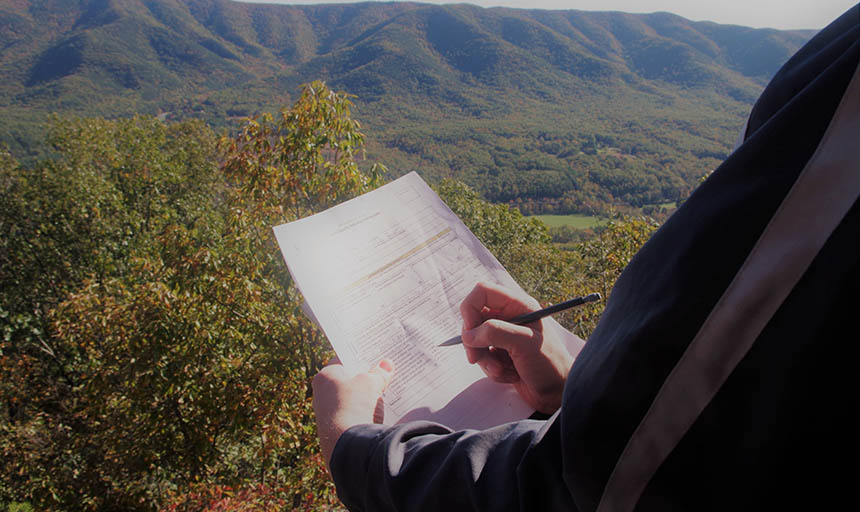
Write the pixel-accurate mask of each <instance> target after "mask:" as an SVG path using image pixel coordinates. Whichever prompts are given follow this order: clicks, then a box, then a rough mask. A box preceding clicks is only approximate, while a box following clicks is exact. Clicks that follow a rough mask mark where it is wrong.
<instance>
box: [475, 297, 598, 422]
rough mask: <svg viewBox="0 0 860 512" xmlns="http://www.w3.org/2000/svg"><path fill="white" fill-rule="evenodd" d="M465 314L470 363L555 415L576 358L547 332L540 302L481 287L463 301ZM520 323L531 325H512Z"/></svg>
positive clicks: (533, 403)
mask: <svg viewBox="0 0 860 512" xmlns="http://www.w3.org/2000/svg"><path fill="white" fill-rule="evenodd" d="M598 297H599V296H591V297H589V299H588V300H587V301H585V300H583V301H582V302H581V303H585V302H590V301H593V300H596V299H597V298H598ZM568 307H571V306H570V305H568ZM548 309H549V308H548ZM560 309H564V308H563V307H561V308H560ZM555 311H557V310H555ZM460 313H461V314H462V315H463V332H462V334H461V339H462V343H463V346H464V347H465V349H466V357H467V358H468V360H469V362H470V363H473V364H474V363H477V364H478V365H479V366H480V367H481V369H482V370H483V371H484V373H485V374H487V376H488V377H489V378H490V379H492V380H494V381H496V382H503V383H510V384H513V385H514V387H515V388H516V389H517V392H518V393H519V394H520V396H522V397H523V399H525V401H526V402H527V403H529V404H530V405H531V406H532V407H534V408H535V409H537V410H538V411H541V412H544V413H547V414H551V413H553V412H555V410H556V409H557V408H558V407H559V405H560V404H561V397H562V391H563V389H564V382H565V380H566V379H567V374H568V372H569V371H570V367H571V365H572V364H573V359H574V358H573V356H572V355H571V354H570V353H569V352H568V351H567V348H566V347H565V345H564V343H563V341H562V340H559V339H556V338H555V337H554V336H552V333H551V332H548V331H545V330H544V320H542V318H545V317H546V316H547V315H548V314H552V312H549V313H547V310H543V311H540V308H539V305H538V303H537V301H535V300H534V299H533V298H531V297H529V296H527V295H523V294H521V293H520V292H517V291H515V290H510V289H508V288H504V287H501V286H498V285H495V284H489V283H479V284H477V285H476V286H475V288H474V289H473V290H472V291H471V292H470V293H469V295H467V296H466V298H465V299H464V300H463V303H462V304H461V305H460ZM529 314H531V315H529ZM526 315H529V316H526ZM536 317H539V318H537V319H535V318H536ZM505 318H507V319H508V320H502V319H505ZM515 318H519V321H520V322H523V323H527V324H528V325H516V324H514V323H511V321H510V320H512V319H515ZM524 319H525V320H524Z"/></svg>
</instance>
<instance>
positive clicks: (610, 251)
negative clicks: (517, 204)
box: [0, 82, 651, 511]
mask: <svg viewBox="0 0 860 512" xmlns="http://www.w3.org/2000/svg"><path fill="white" fill-rule="evenodd" d="M350 107H351V103H350V100H349V99H348V97H346V96H345V95H342V94H336V93H334V92H332V91H331V90H330V89H328V88H327V87H326V86H325V85H324V84H322V83H319V82H315V83H312V84H310V85H307V86H305V87H304V89H303V90H302V94H301V96H300V97H299V99H298V100H297V101H296V103H295V104H294V106H293V107H292V108H291V109H289V110H284V111H282V112H281V113H280V115H279V116H277V117H273V116H269V115H262V116H260V117H256V118H249V119H247V120H245V121H244V122H243V124H242V126H241V127H240V128H239V130H238V131H237V134H236V135H235V136H234V137H224V138H222V139H220V140H219V139H217V138H216V137H215V136H214V134H213V133H212V131H211V130H210V129H209V128H207V127H206V126H205V125H203V124H202V123H200V122H195V121H192V122H181V123H166V124H165V123H163V122H161V121H158V120H155V119H152V118H145V117H135V118H132V119H127V120H122V121H106V120H103V119H74V120H63V119H56V120H55V121H54V127H53V130H52V132H51V138H50V140H51V143H52V145H53V146H52V147H53V148H54V152H55V154H54V156H53V157H52V158H51V159H48V160H45V161H42V162H39V163H37V164H35V165H33V166H24V165H20V164H19V163H18V162H17V161H16V160H15V159H14V158H12V156H11V155H10V154H9V153H8V152H0V184H2V188H0V200H2V205H3V208H0V244H2V246H0V284H2V286H0V329H1V330H2V338H0V397H2V401H0V457H2V460H3V461H4V463H5V467H4V470H5V471H4V472H2V473H0V504H4V503H24V504H26V505H21V507H30V505H32V508H33V509H37V510H42V509H48V510H54V509H63V510H66V509H68V510H108V509H111V510H114V509H122V510H156V509H164V510H168V511H185V510H210V511H222V510H223V511H238V510H284V509H292V510H308V511H310V510H331V509H332V508H337V507H338V502H337V498H336V496H335V494H334V489H333V486H332V484H331V482H330V480H329V478H328V475H327V474H326V470H325V467H324V464H323V461H322V459H321V457H320V454H319V447H318V444H317V439H316V432H315V427H314V421H313V416H312V414H313V413H312V408H311V388H310V386H309V383H310V379H311V377H312V376H313V375H314V374H315V373H316V372H317V371H318V369H319V368H320V367H321V365H322V364H323V363H324V362H325V361H326V360H327V359H328V358H329V357H330V355H331V351H330V349H329V348H328V344H327V343H326V342H325V341H324V339H323V337H322V334H321V333H320V332H319V331H318V330H317V329H316V328H315V327H314V326H313V325H312V324H311V323H310V322H309V321H308V320H307V319H306V318H305V316H304V315H303V314H302V312H301V304H302V298H301V296H300V295H299V294H298V292H297V290H296V289H295V287H294V286H293V284H292V282H291V279H290V276H289V273H288V272H287V271H286V267H285V265H284V264H283V261H282V260H281V257H280V255H279V251H278V249H277V245H276V243H275V241H274V238H273V234H272V231H271V228H272V226H274V225H276V224H279V223H282V222H286V221H289V220H293V219H296V218H299V217H302V216H305V215H309V214H312V213H314V212H316V211H319V210H321V209H323V208H326V207H328V206H330V205H333V204H335V203H337V202H339V201H342V200H345V199H348V198H350V197H353V196H355V195H357V194H361V193H363V192H365V191H367V190H370V189H371V188H373V187H375V186H377V185H378V184H379V181H380V179H379V176H380V174H381V172H383V171H384V168H381V167H376V166H373V167H371V168H370V171H369V172H368V173H365V172H362V171H361V170H360V169H359V161H360V160H361V158H362V157H363V145H364V135H363V134H362V132H361V130H360V127H359V125H358V123H357V122H356V121H354V120H352V119H351V113H350ZM437 191H438V192H439V194H440V196H442V197H443V199H444V200H446V201H447V202H448V204H449V205H450V206H451V207H452V209H454V211H455V212H457V213H458V215H460V217H461V218H462V219H463V221H464V222H465V223H466V225H468V226H469V227H470V228H471V229H472V230H473V231H474V232H475V233H476V235H477V236H478V237H479V238H480V239H481V240H482V241H483V242H484V243H485V244H486V245H487V246H488V247H489V248H490V249H491V250H492V251H493V252H494V253H495V254H496V256H497V257H498V259H499V260H500V261H501V262H502V263H503V264H504V265H505V266H506V267H507V268H508V269H509V271H510V272H511V273H512V274H513V275H514V277H515V279H517V281H518V282H519V283H521V284H522V286H523V287H524V288H525V289H526V290H527V291H528V292H529V293H532V294H534V295H535V296H537V297H538V298H539V299H540V300H542V301H544V302H556V301H560V300H562V299H563V298H567V297H569V296H570V295H574V294H582V293H586V292H589V291H593V290H594V289H597V288H596V287H597V286H598V285H599V286H602V287H603V289H604V290H605V289H606V287H607V286H608V285H609V283H611V281H613V280H614V278H615V277H616V276H617V273H618V272H619V271H620V269H621V267H623V265H624V263H625V262H626V260H627V259H628V258H629V257H630V255H632V253H633V252H634V250H635V248H636V246H637V245H638V244H640V243H641V242H642V241H644V239H645V237H647V234H648V232H649V231H648V230H649V229H650V228H651V226H650V224H647V223H644V224H643V223H642V222H644V221H639V220H631V219H619V220H616V221H614V223H610V225H609V228H607V230H606V231H605V232H604V233H601V235H600V238H599V239H595V240H594V241H593V245H586V246H584V247H583V249H582V250H580V251H565V250H561V249H559V248H558V247H556V246H554V245H553V244H551V243H550V238H549V234H548V230H547V228H546V226H545V225H543V224H542V223H540V222H539V221H537V220H534V219H528V218H526V217H524V216H523V215H522V214H521V213H520V212H519V211H518V210H516V209H512V208H510V207H508V206H507V205H498V204H490V203H488V202H486V201H484V200H483V199H481V198H480V196H479V195H478V193H477V192H475V191H474V190H472V189H471V188H469V187H468V186H466V185H464V184H462V183H459V182H455V181H452V180H446V181H443V182H441V183H440V184H438V186H437ZM589 243H592V242H589ZM600 309H601V306H599V305H596V306H595V305H591V306H587V307H585V308H581V309H579V310H575V311H570V312H568V313H567V315H566V316H565V317H563V318H562V320H563V322H564V323H565V324H566V325H568V326H569V327H570V328H572V329H574V330H575V331H576V332H577V333H579V334H580V335H581V336H583V337H587V335H588V334H589V332H590V330H591V329H592V328H593V326H594V324H595V323H596V320H597V316H598V315H599V312H600ZM15 506H16V507H17V506H18V505H15Z"/></svg>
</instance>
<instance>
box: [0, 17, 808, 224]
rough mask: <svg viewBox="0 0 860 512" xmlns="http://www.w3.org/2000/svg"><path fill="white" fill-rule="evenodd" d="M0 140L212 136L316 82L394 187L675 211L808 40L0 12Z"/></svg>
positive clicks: (612, 24) (520, 25)
mask: <svg viewBox="0 0 860 512" xmlns="http://www.w3.org/2000/svg"><path fill="white" fill-rule="evenodd" d="M0 27H2V31H0V48H2V52H0V116H2V118H3V121H4V128H3V132H2V133H0V136H2V139H3V140H4V141H5V142H6V143H7V144H8V145H9V146H10V148H11V149H12V151H13V153H14V154H15V155H16V156H18V157H19V158H23V159H27V157H28V155H30V156H32V155H33V154H34V152H38V151H39V150H40V149H39V148H40V147H41V148H44V147H43V146H39V145H38V144H37V142H36V141H39V140H42V131H41V130H42V128H41V126H43V125H40V124H39V123H44V122H45V121H46V120H47V118H48V114H49V113H50V112H57V113H60V114H63V115H65V114H83V115H99V116H106V117H111V118H112V117H119V116H130V115H133V114H135V113H145V114H150V115H158V116H160V118H162V119H170V120H183V119H188V118H201V119H203V120H205V121H207V122H208V123H210V125H212V126H213V127H215V128H216V129H218V130H220V129H227V128H229V127H231V126H234V122H235V118H237V117H242V116H245V115H248V114H252V113H255V112H261V111H273V110H275V109H277V107H278V106H280V105H283V104H287V103H289V102H291V101H292V100H293V99H294V98H295V96H296V94H298V91H299V84H302V83H307V82H310V81H312V80H316V79H321V80H324V81H326V82H327V83H328V84H329V85H330V86H331V87H333V88H335V89H337V90H342V91H345V92H348V93H351V94H354V95H356V97H357V100H356V104H357V106H356V111H357V112H358V114H359V116H360V117H361V119H362V120H363V122H364V123H365V130H366V132H367V133H368V152H369V155H370V156H371V157H372V158H374V159H379V160H381V161H384V162H386V163H387V164H388V168H389V170H390V173H391V174H392V175H401V174H404V173H406V172H409V171H412V170H417V171H419V172H420V173H421V174H422V175H424V176H425V177H428V178H430V179H431V180H436V179H438V178H441V177H456V178H458V179H461V180H463V181H465V182H467V183H469V184H470V185H472V186H473V187H475V188H476V189H477V190H478V191H479V192H480V193H481V194H482V195H483V197H484V198H486V199H490V200H493V201H507V202H510V203H512V204H517V205H519V206H521V207H522V208H524V209H525V210H526V211H584V212H588V211H603V210H606V209H607V208H608V207H610V206H616V207H619V206H621V207H623V206H624V205H627V206H635V207H639V206H642V205H647V204H657V203H663V202H668V201H674V200H677V199H679V198H682V197H684V196H685V195H686V194H687V193H688V192H689V190H690V189H691V188H692V187H693V186H694V185H695V183H696V182H697V180H698V179H699V177H700V176H702V175H703V174H704V173H706V172H707V171H709V170H711V169H712V168H713V167H714V166H715V165H716V164H717V163H718V162H719V160H720V159H721V158H722V157H724V156H725V155H726V154H727V152H728V151H729V149H730V147H731V144H732V142H733V141H734V138H735V137H736V134H737V131H738V130H739V128H740V126H741V125H742V124H743V116H744V114H745V113H746V111H747V110H748V109H749V107H750V105H751V102H752V101H753V99H754V98H755V97H756V95H757V94H758V92H759V91H760V89H761V88H762V87H763V85H764V83H765V82H766V80H767V79H768V77H769V76H770V75H772V74H773V73H774V72H775V70H776V69H777V68H778V67H779V66H780V65H781V63H782V62H783V61H784V60H785V59H786V58H787V57H788V56H789V55H791V53H792V52H793V51H794V50H796V49H797V48H798V47H799V46H800V45H801V44H802V43H803V42H804V41H805V40H806V39H807V38H808V37H809V36H810V35H811V34H810V33H807V32H786V31H776V30H756V29H749V28H744V27H737V26H724V25H717V24H713V23H706V22H700V23H694V22H690V21H688V20H685V19H683V18H680V17H678V16H674V15H670V14H665V13H662V14H652V15H633V14H623V13H594V12H581V11H544V10H517V9H503V8H494V9H482V8H478V7H473V6H468V5H451V6H434V5H423V4H411V3H376V2H373V3H360V4H346V5H343V4H342V5H317V6H285V5H261V4H245V3H238V2H232V1H228V0H147V1H144V0H0Z"/></svg>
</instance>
